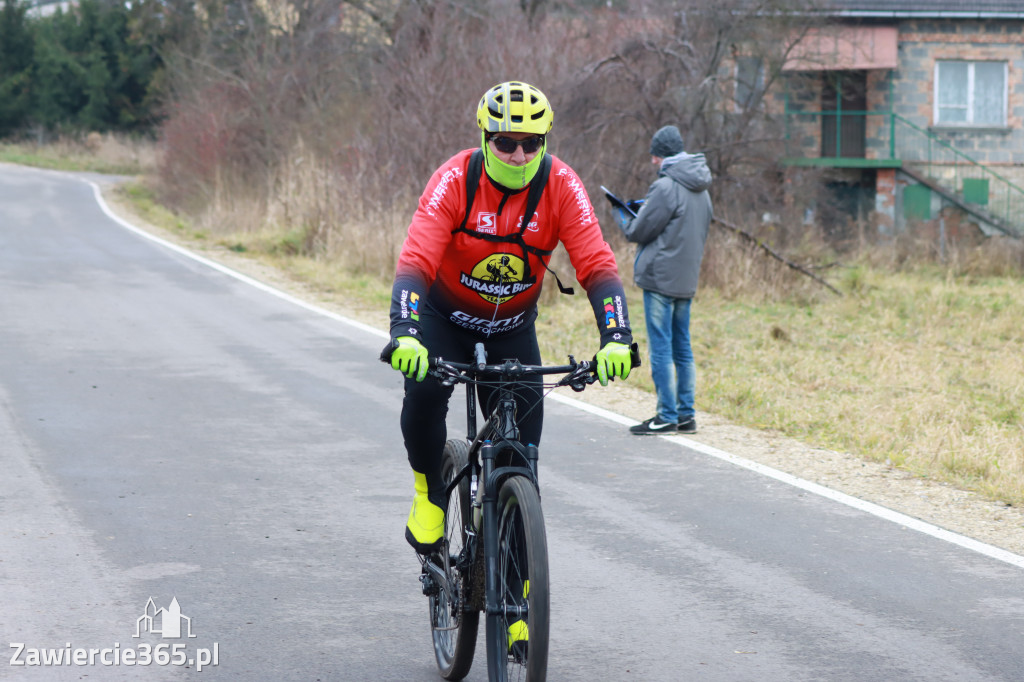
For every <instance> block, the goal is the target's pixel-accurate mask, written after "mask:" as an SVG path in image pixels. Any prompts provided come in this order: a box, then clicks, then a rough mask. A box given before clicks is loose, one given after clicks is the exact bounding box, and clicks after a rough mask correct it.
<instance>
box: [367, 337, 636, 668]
mask: <svg viewBox="0 0 1024 682" xmlns="http://www.w3.org/2000/svg"><path fill="white" fill-rule="evenodd" d="M385 350H387V349H385ZM632 351H633V352H632V354H633V363H632V364H633V366H634V367H636V366H639V364H640V361H639V353H638V351H637V347H636V344H633V347H632ZM382 359H384V354H382ZM429 373H430V374H431V375H432V376H434V377H436V378H437V379H438V380H440V381H441V382H442V383H443V384H445V385H447V386H454V385H455V384H458V383H462V384H465V385H466V424H467V431H468V432H467V436H466V438H465V439H449V440H448V442H447V443H446V444H445V447H444V454H443V456H442V473H443V476H444V480H445V482H446V485H447V488H446V498H447V500H448V504H447V509H446V513H445V529H444V539H443V541H442V544H441V547H440V549H439V550H438V551H436V552H434V553H432V554H429V555H426V556H423V555H417V556H418V557H419V558H420V562H421V564H422V570H421V573H420V583H421V585H422V589H423V594H425V595H426V596H427V597H428V601H429V613H430V629H431V634H432V637H433V643H434V657H435V658H436V660H437V667H438V670H439V671H440V673H441V676H442V677H443V678H445V679H446V680H460V679H462V678H463V677H465V676H466V675H467V674H468V673H469V670H470V668H471V667H472V665H473V656H474V654H475V651H476V640H477V634H478V631H479V619H480V614H481V613H483V614H484V617H485V628H484V632H485V637H486V643H487V647H486V649H487V671H488V677H489V678H490V680H492V681H493V682H521V681H525V682H543V680H544V679H545V677H546V675H547V662H548V635H549V614H550V596H549V592H548V553H547V536H546V533H545V529H544V514H543V511H542V509H541V502H540V485H539V480H538V474H537V460H538V449H537V447H536V446H535V445H533V444H530V443H523V442H521V441H520V440H519V429H518V427H517V415H516V400H515V391H516V389H517V387H524V386H528V387H530V388H537V386H538V384H537V383H526V382H524V379H525V378H526V377H530V376H538V375H540V376H546V375H559V374H560V375H563V376H562V377H561V378H559V379H557V380H555V381H550V382H544V381H542V382H541V383H540V384H539V386H540V387H541V389H547V390H548V391H549V392H550V390H553V389H554V388H556V387H559V386H568V387H570V388H571V389H573V390H574V391H583V390H584V389H585V388H586V387H587V386H588V385H590V384H592V383H594V382H595V381H597V374H596V371H595V365H594V362H593V361H576V360H575V359H574V358H573V356H571V355H570V356H569V364H567V365H550V366H544V365H523V364H521V363H520V362H519V361H518V360H514V359H510V360H503V361H502V362H500V363H497V364H488V363H487V358H486V353H485V351H484V347H483V344H482V343H478V344H476V348H475V351H474V359H473V362H472V363H460V362H450V361H447V360H444V359H443V358H440V357H438V358H431V359H430V370H429ZM481 384H487V385H492V386H496V387H497V395H496V398H495V399H494V401H493V403H494V408H493V410H491V412H490V414H489V415H488V416H487V418H486V421H485V422H484V424H483V427H482V428H481V429H480V430H479V431H477V426H476V417H477V407H476V405H477V403H476V391H475V390H474V389H475V388H476V386H478V385H481Z"/></svg>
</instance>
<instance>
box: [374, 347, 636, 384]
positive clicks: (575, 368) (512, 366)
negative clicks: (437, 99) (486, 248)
mask: <svg viewBox="0 0 1024 682" xmlns="http://www.w3.org/2000/svg"><path fill="white" fill-rule="evenodd" d="M397 347H398V342H397V341H395V340H394V339H392V340H391V341H390V342H389V343H388V345H386V346H384V348H383V350H381V352H380V360H381V362H386V363H390V362H391V354H392V353H393V352H394V350H395V349H396V348H397ZM630 355H631V356H632V362H631V366H632V367H639V366H640V350H639V348H638V346H637V344H636V343H635V342H634V343H633V344H632V345H631V346H630ZM429 362H430V369H429V370H428V373H429V374H431V375H433V376H434V377H436V378H438V379H440V380H441V382H442V383H445V384H447V385H449V386H450V385H452V384H455V383H459V382H466V381H469V380H471V379H475V378H477V377H480V376H484V375H492V376H498V377H501V378H503V379H505V380H514V379H515V377H517V376H526V375H549V374H564V375H565V376H564V377H562V378H561V379H559V380H558V382H557V383H556V384H555V385H556V386H568V387H569V388H571V389H572V390H574V391H576V392H577V393H578V392H580V391H582V390H583V389H585V388H586V387H587V386H588V385H590V384H592V383H594V382H595V381H597V362H596V356H595V357H594V359H591V360H576V358H574V357H573V356H572V355H570V356H569V364H568V365H524V364H522V363H521V362H519V360H504V361H502V362H501V363H498V364H488V363H487V351H486V350H485V349H484V344H483V343H477V344H476V346H475V347H474V349H473V362H454V361H452V360H445V359H444V358H442V357H439V356H432V357H430V358H429Z"/></svg>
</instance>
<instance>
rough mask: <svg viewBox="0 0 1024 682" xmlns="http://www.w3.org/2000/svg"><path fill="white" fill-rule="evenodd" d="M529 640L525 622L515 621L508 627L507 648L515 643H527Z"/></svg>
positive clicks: (528, 629)
mask: <svg viewBox="0 0 1024 682" xmlns="http://www.w3.org/2000/svg"><path fill="white" fill-rule="evenodd" d="M529 640H530V628H529V626H528V625H527V624H526V621H525V620H517V621H516V622H514V623H512V624H511V625H509V626H508V648H509V649H511V648H512V645H513V644H515V643H516V642H524V643H525V642H528V641H529Z"/></svg>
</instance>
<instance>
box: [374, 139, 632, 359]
mask: <svg viewBox="0 0 1024 682" xmlns="http://www.w3.org/2000/svg"><path fill="white" fill-rule="evenodd" d="M473 151H474V150H472V149H467V150H464V151H461V152H459V153H458V154H456V155H455V156H453V157H452V158H450V159H449V160H448V161H447V162H446V163H445V164H444V165H442V166H441V167H440V168H438V169H437V170H436V171H435V172H434V174H433V176H431V178H430V181H429V182H428V183H427V186H426V189H425V190H424V191H423V195H422V196H421V197H420V200H419V206H418V207H417V209H416V213H415V214H414V215H413V218H412V223H411V224H410V225H409V232H408V234H407V236H406V238H405V242H404V243H403V244H402V252H401V254H400V255H399V258H398V266H397V269H396V273H395V282H394V287H393V289H392V298H391V337H392V338H397V337H399V336H414V337H416V338H420V339H421V340H422V329H421V327H420V324H419V316H420V313H421V312H422V310H423V309H424V306H430V308H431V309H432V310H433V311H435V312H436V313H438V314H439V315H441V316H443V317H444V318H445V319H447V320H449V321H450V322H451V323H452V324H455V325H458V326H459V327H462V328H464V329H467V330H470V331H472V332H475V333H478V334H479V335H480V336H481V337H487V336H490V335H494V334H505V333H509V332H512V331H515V330H518V329H521V328H522V327H523V326H525V325H527V324H529V323H530V322H532V321H533V320H534V319H535V318H536V316H537V299H538V297H539V296H540V291H541V285H542V283H543V280H544V273H545V272H546V269H545V268H546V265H547V263H548V261H549V260H550V258H551V252H552V251H553V250H554V248H555V247H556V246H557V245H558V243H559V242H562V244H564V245H565V249H566V251H567V253H568V254H569V259H570V261H571V262H572V266H573V268H574V269H575V270H576V279H577V280H578V281H579V283H580V284H581V285H582V286H583V288H584V289H586V291H587V298H588V299H589V300H590V304H591V306H592V307H593V309H594V314H595V317H596V318H597V325H598V328H599V330H600V334H601V345H602V346H603V345H605V344H606V343H608V342H610V341H617V342H619V343H625V344H629V343H630V342H631V341H632V336H631V334H630V330H629V315H628V313H627V310H626V298H625V295H624V292H623V288H622V280H621V279H620V278H619V274H618V267H617V266H616V264H615V255H614V254H613V253H612V250H611V247H609V246H608V244H607V243H606V242H605V241H604V237H603V236H602V235H601V228H600V225H598V222H597V217H596V216H595V215H594V207H593V206H592V205H591V203H590V199H589V198H588V197H587V193H586V190H584V188H583V183H582V182H580V179H579V178H578V177H577V176H576V173H575V172H574V171H573V170H572V169H571V168H570V167H569V166H568V165H567V164H565V163H564V162H562V161H561V160H560V159H558V158H557V157H555V156H552V157H551V172H550V175H549V176H548V181H547V185H546V186H545V188H544V193H543V194H542V195H541V198H540V202H539V204H538V205H537V210H536V212H535V213H534V215H533V216H532V219H531V220H530V221H529V224H528V225H527V228H526V230H524V231H523V232H522V238H523V242H525V245H526V247H527V248H523V246H522V245H521V244H519V243H515V242H511V241H510V242H502V241H493V240H495V239H499V238H501V237H505V236H510V235H511V236H514V235H516V234H517V233H519V231H520V227H521V224H522V217H523V213H524V211H525V209H526V197H527V189H526V188H524V189H523V190H520V191H518V192H513V193H508V191H507V190H505V189H503V188H499V187H498V186H497V185H495V184H494V183H492V182H491V181H490V179H489V178H488V176H487V173H486V172H484V171H482V172H481V177H480V181H479V184H478V187H477V190H476V194H475V196H474V199H473V206H472V208H471V210H470V211H469V215H468V216H465V213H466V174H467V171H468V168H469V160H470V156H471V154H472V153H473ZM464 217H466V224H465V229H464V230H462V231H460V230H459V229H458V228H459V227H460V226H461V225H462V222H463V218H464ZM424 344H425V345H427V346H428V347H429V343H427V342H426V341H424Z"/></svg>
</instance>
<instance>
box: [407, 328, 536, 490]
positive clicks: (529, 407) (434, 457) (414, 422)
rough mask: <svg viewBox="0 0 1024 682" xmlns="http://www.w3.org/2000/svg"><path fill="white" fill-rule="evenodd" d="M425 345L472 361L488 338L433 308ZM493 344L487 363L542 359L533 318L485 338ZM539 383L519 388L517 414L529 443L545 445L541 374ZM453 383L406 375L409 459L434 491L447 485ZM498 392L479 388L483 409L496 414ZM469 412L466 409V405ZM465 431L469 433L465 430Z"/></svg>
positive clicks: (449, 357) (434, 353)
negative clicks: (444, 461)
mask: <svg viewBox="0 0 1024 682" xmlns="http://www.w3.org/2000/svg"><path fill="white" fill-rule="evenodd" d="M421 324H422V326H423V338H424V341H423V343H424V345H425V346H426V347H427V351H428V352H429V353H430V355H431V356H441V357H443V358H445V359H446V360H452V361H454V362H471V361H472V359H473V346H474V344H476V343H477V342H478V341H481V340H482V339H481V338H480V337H479V336H478V335H477V334H474V333H471V332H468V331H466V330H464V329H461V328H459V327H456V326H455V325H453V324H451V323H449V322H447V321H446V320H443V319H440V318H438V317H436V316H435V315H432V314H430V313H427V314H425V315H423V316H422V319H421ZM483 341H484V347H485V348H486V349H487V362H489V363H497V362H501V361H502V360H505V359H507V358H517V359H518V360H519V361H520V362H522V363H523V364H524V365H527V364H529V365H538V364H540V347H539V346H538V345H537V333H536V329H535V328H534V325H533V324H532V323H531V324H529V325H528V326H527V327H525V328H524V329H522V330H519V331H516V332H514V333H512V334H511V335H504V336H499V337H497V338H495V337H492V338H491V339H487V340H483ZM535 378H536V386H534V387H531V388H528V389H525V390H520V391H518V395H517V397H516V414H517V417H518V421H519V434H520V438H521V440H522V441H523V442H524V443H533V444H534V445H540V434H541V429H542V428H543V424H544V407H543V401H542V400H541V396H542V393H541V391H542V389H541V386H540V377H535ZM452 390H453V387H451V386H442V385H441V382H439V381H438V380H437V379H435V378H433V377H431V376H428V377H427V378H426V379H424V380H423V381H422V382H420V383H417V382H416V381H413V380H412V379H406V380H405V400H404V401H403V402H402V437H403V438H404V439H405V449H406V452H407V453H408V454H409V464H410V465H411V466H412V468H413V470H414V471H418V472H420V473H422V474H424V475H425V476H426V477H427V486H428V488H429V489H430V491H431V493H436V492H438V491H440V490H443V488H444V483H443V481H442V480H441V453H442V452H443V450H444V444H445V440H447V438H448V430H447V426H446V424H445V418H446V417H447V415H448V399H449V398H450V397H451V395H452ZM496 397H497V392H496V391H495V390H494V389H492V388H489V387H479V389H478V391H477V400H478V401H479V405H480V407H481V409H482V411H483V414H485V415H487V414H490V410H491V406H492V403H491V402H490V401H491V400H492V399H496ZM463 411H464V408H463ZM463 435H464V434H463Z"/></svg>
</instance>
